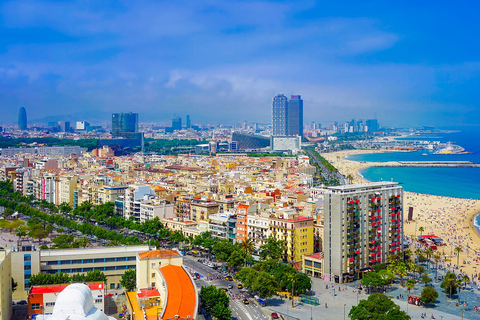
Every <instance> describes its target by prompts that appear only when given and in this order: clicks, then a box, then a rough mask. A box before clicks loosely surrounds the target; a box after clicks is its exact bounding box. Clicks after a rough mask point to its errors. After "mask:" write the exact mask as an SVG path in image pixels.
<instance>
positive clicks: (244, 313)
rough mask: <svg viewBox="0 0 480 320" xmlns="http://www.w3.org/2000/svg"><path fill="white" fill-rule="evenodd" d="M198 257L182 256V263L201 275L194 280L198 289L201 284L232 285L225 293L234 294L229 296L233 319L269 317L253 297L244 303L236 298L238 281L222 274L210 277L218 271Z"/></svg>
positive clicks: (247, 319)
mask: <svg viewBox="0 0 480 320" xmlns="http://www.w3.org/2000/svg"><path fill="white" fill-rule="evenodd" d="M197 259H198V258H195V257H192V256H184V259H183V264H184V265H185V266H186V267H187V269H190V270H192V272H197V273H199V274H200V275H201V277H200V279H198V280H195V281H196V284H197V288H198V289H199V290H200V288H201V287H203V286H210V285H212V284H213V285H215V286H216V287H217V288H227V287H228V285H229V284H231V285H232V286H233V288H232V289H230V290H228V292H227V295H229V296H234V297H235V298H233V299H232V298H230V309H231V310H232V319H235V320H268V319H269V317H267V316H266V315H265V313H264V312H263V309H262V308H261V307H260V306H259V305H258V303H257V302H256V301H254V300H255V299H253V298H250V299H248V300H249V302H250V303H249V304H244V303H243V302H242V300H241V299H237V297H236V295H237V294H239V293H241V291H242V290H239V289H238V283H237V282H235V281H228V280H225V277H224V276H222V277H221V279H214V280H208V279H210V276H214V277H216V276H218V275H220V274H221V273H219V272H218V271H216V270H214V269H212V268H210V267H208V266H206V265H204V264H202V263H200V262H197Z"/></svg>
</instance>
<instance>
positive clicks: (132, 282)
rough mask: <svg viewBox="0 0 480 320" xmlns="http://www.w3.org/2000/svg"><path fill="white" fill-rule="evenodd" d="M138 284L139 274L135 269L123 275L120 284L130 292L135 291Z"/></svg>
mask: <svg viewBox="0 0 480 320" xmlns="http://www.w3.org/2000/svg"><path fill="white" fill-rule="evenodd" d="M136 283H137V272H136V270H135V269H128V270H127V271H125V273H124V274H123V275H122V278H121V279H120V284H121V285H122V287H124V288H125V289H126V290H127V291H128V292H131V291H134V290H135V287H136Z"/></svg>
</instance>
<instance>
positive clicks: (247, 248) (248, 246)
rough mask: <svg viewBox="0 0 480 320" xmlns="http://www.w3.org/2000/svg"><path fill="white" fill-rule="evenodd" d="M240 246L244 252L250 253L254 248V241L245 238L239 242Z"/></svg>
mask: <svg viewBox="0 0 480 320" xmlns="http://www.w3.org/2000/svg"><path fill="white" fill-rule="evenodd" d="M240 247H241V248H242V249H243V252H245V254H251V253H252V252H253V249H254V248H255V243H254V242H253V239H252V238H247V239H245V240H244V241H243V242H241V243H240Z"/></svg>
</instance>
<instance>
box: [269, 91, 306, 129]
mask: <svg viewBox="0 0 480 320" xmlns="http://www.w3.org/2000/svg"><path fill="white" fill-rule="evenodd" d="M272 126H273V135H274V136H303V100H302V98H301V96H299V95H293V96H292V97H291V99H290V100H288V99H287V97H286V96H285V95H283V94H281V93H280V94H277V95H276V96H275V97H273V102H272Z"/></svg>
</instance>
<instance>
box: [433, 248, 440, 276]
mask: <svg viewBox="0 0 480 320" xmlns="http://www.w3.org/2000/svg"><path fill="white" fill-rule="evenodd" d="M433 259H434V260H435V283H437V271H438V261H439V260H440V255H439V254H438V253H435V254H434V255H433Z"/></svg>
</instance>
